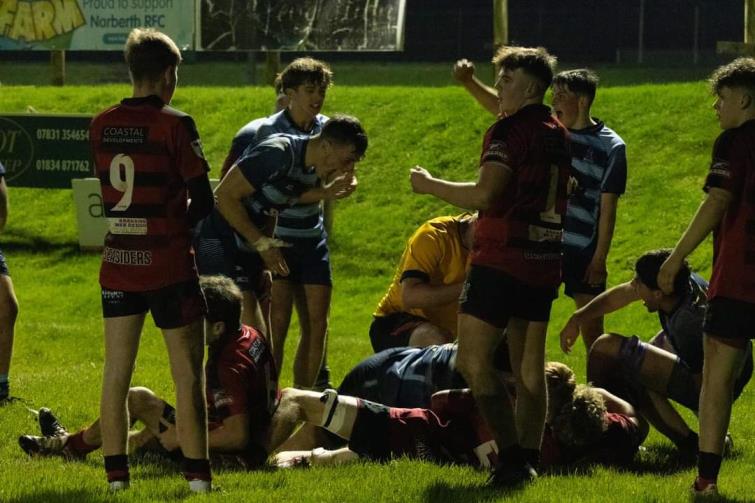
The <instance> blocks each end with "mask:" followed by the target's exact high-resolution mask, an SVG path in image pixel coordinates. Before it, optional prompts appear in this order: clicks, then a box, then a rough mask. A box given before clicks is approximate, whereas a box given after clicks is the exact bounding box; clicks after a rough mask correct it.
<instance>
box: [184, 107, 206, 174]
mask: <svg viewBox="0 0 755 503" xmlns="http://www.w3.org/2000/svg"><path fill="white" fill-rule="evenodd" d="M176 166H177V167H178V172H179V173H180V174H181V178H183V179H184V181H187V180H191V179H192V178H196V177H198V176H202V175H206V174H207V172H208V171H210V166H209V165H208V164H207V160H205V157H204V152H203V151H202V140H200V139H199V133H198V132H197V127H196V125H195V124H194V119H192V118H191V117H190V116H188V115H185V116H183V117H181V118H180V120H179V122H178V127H177V130H176Z"/></svg>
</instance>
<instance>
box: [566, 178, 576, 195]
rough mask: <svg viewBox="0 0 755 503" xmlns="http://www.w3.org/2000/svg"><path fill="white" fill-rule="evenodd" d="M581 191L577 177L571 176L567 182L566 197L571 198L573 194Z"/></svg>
mask: <svg viewBox="0 0 755 503" xmlns="http://www.w3.org/2000/svg"><path fill="white" fill-rule="evenodd" d="M578 190H579V180H577V178H576V177H573V176H570V177H569V180H568V181H567V182H566V196H567V197H571V195H572V194H574V193H576V192H577V191H578Z"/></svg>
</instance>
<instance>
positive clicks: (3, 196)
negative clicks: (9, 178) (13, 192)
mask: <svg viewBox="0 0 755 503" xmlns="http://www.w3.org/2000/svg"><path fill="white" fill-rule="evenodd" d="M7 221H8V185H7V184H6V183H5V177H4V176H0V231H2V230H3V229H5V224H6V222H7Z"/></svg>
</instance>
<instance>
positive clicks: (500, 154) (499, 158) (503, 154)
mask: <svg viewBox="0 0 755 503" xmlns="http://www.w3.org/2000/svg"><path fill="white" fill-rule="evenodd" d="M483 161H492V162H500V163H508V162H509V154H508V147H507V146H506V142H503V141H499V140H495V141H491V142H490V145H488V148H487V149H486V150H485V155H484V156H483Z"/></svg>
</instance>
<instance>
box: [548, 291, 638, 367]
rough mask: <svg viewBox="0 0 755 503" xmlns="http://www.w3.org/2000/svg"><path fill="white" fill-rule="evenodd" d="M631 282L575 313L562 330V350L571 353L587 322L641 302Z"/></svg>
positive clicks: (606, 293)
mask: <svg viewBox="0 0 755 503" xmlns="http://www.w3.org/2000/svg"><path fill="white" fill-rule="evenodd" d="M639 299H640V297H639V295H637V291H636V290H635V289H634V286H633V285H632V282H631V281H628V282H626V283H622V284H620V285H616V286H615V287H613V288H610V289H608V290H606V291H605V292H603V293H601V294H600V295H598V296H597V297H595V298H594V299H592V300H591V301H590V302H588V303H587V304H585V305H584V306H582V307H581V308H579V309H577V310H576V311H574V313H573V314H572V315H571V317H570V318H569V321H567V322H566V325H564V328H563V329H562V330H561V349H562V350H563V351H564V353H569V352H570V351H571V348H572V346H574V343H575V342H576V341H577V338H578V337H579V327H580V326H581V325H582V324H583V323H585V322H586V321H589V320H592V319H594V318H597V317H599V316H604V315H606V314H608V313H612V312H614V311H618V310H619V309H621V308H623V307H625V306H627V305H629V304H631V303H632V302H635V301H637V300H639Z"/></svg>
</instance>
